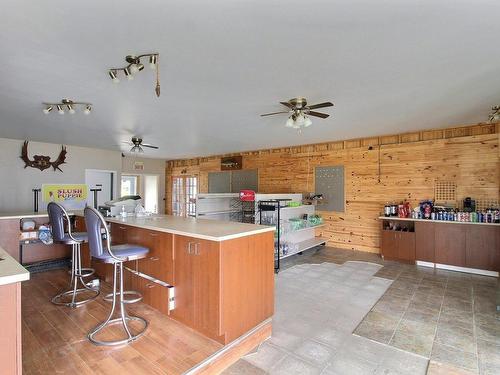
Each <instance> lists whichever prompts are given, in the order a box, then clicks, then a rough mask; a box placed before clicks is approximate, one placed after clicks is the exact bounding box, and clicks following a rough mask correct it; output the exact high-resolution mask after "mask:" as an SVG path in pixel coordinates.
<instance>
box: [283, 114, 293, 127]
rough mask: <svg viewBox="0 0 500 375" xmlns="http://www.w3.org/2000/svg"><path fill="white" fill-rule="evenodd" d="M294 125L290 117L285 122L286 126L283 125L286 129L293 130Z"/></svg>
mask: <svg viewBox="0 0 500 375" xmlns="http://www.w3.org/2000/svg"><path fill="white" fill-rule="evenodd" d="M294 125H295V121H293V118H292V117H291V116H290V117H289V118H288V120H286V124H285V126H286V127H287V128H293V127H294Z"/></svg>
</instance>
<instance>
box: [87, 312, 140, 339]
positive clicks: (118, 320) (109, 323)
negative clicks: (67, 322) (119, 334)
mask: <svg viewBox="0 0 500 375" xmlns="http://www.w3.org/2000/svg"><path fill="white" fill-rule="evenodd" d="M130 320H136V321H140V322H142V323H143V325H144V327H143V328H142V329H141V330H140V331H139V332H138V333H136V334H132V333H131V332H130V328H129V327H128V324H127V322H128V321H130ZM120 323H121V324H122V325H123V330H124V331H125V332H126V334H127V335H128V337H127V338H126V339H123V340H118V341H101V340H97V339H96V338H95V337H94V336H95V335H96V334H98V333H99V332H100V331H101V330H102V329H103V328H104V327H109V326H112V325H117V324H120ZM146 328H148V322H147V320H146V319H144V318H141V317H139V316H130V315H127V316H125V317H124V318H121V317H120V318H115V319H111V320H109V321H106V322H104V323H101V324H100V325H98V326H97V327H96V328H94V329H93V330H92V332H90V333H89V334H88V335H87V337H88V339H89V341H90V342H92V343H93V344H96V345H100V346H116V345H125V344H128V343H130V342H132V341H134V340H137V339H138V338H139V337H141V336H142V335H143V334H144V333H145V332H146Z"/></svg>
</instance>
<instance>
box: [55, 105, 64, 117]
mask: <svg viewBox="0 0 500 375" xmlns="http://www.w3.org/2000/svg"><path fill="white" fill-rule="evenodd" d="M57 113H59V114H60V115H64V110H63V108H62V106H60V105H59V104H58V105H57Z"/></svg>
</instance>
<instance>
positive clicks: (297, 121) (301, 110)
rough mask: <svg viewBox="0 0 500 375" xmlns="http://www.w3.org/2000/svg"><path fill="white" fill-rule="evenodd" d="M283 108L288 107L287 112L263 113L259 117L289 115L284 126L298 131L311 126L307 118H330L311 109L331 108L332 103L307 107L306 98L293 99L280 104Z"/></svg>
mask: <svg viewBox="0 0 500 375" xmlns="http://www.w3.org/2000/svg"><path fill="white" fill-rule="evenodd" d="M280 103H281V104H283V105H284V106H285V107H288V110H287V111H279V112H272V113H264V114H263V115H261V116H273V115H278V114H281V113H289V114H290V117H289V118H288V120H287V122H286V126H287V127H289V128H295V129H300V128H302V127H304V128H306V127H308V126H310V125H311V124H312V121H311V119H310V118H309V117H308V116H314V117H320V118H327V117H328V116H330V115H329V114H326V113H321V112H316V111H313V109H318V108H326V107H333V103H331V102H324V103H319V104H313V105H308V104H307V99H306V98H293V99H290V100H289V101H287V102H280Z"/></svg>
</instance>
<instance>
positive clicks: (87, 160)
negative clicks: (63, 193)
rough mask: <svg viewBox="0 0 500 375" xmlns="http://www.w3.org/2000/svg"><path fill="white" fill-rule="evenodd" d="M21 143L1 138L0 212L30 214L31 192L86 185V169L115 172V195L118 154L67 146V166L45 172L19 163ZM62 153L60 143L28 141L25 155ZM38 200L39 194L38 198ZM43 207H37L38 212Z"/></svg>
mask: <svg viewBox="0 0 500 375" xmlns="http://www.w3.org/2000/svg"><path fill="white" fill-rule="evenodd" d="M23 142H24V141H23V140H17V139H6V138H0V179H1V181H0V212H12V211H32V209H33V193H32V191H31V189H33V188H35V187H37V188H41V186H42V184H44V183H68V184H71V183H85V169H105V170H111V171H116V172H117V178H118V181H117V187H118V189H117V192H119V191H120V186H119V184H120V175H121V174H120V171H121V167H122V161H121V153H120V152H119V151H107V150H102V149H94V148H86V147H77V146H71V145H66V150H67V151H68V153H67V154H66V164H63V165H61V169H62V170H63V172H61V171H55V172H54V170H53V168H52V167H51V168H50V169H46V170H44V171H40V170H39V169H35V168H31V167H27V168H26V169H24V162H23V161H22V160H21V158H20V156H21V147H22V145H23ZM60 151H61V145H60V144H52V143H41V142H30V143H29V146H28V153H29V156H30V159H33V155H35V154H36V155H47V156H50V157H51V159H52V160H55V159H56V158H57V156H58V155H59V152H60ZM40 197H41V195H40ZM42 209H43V207H42V205H40V210H42Z"/></svg>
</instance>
